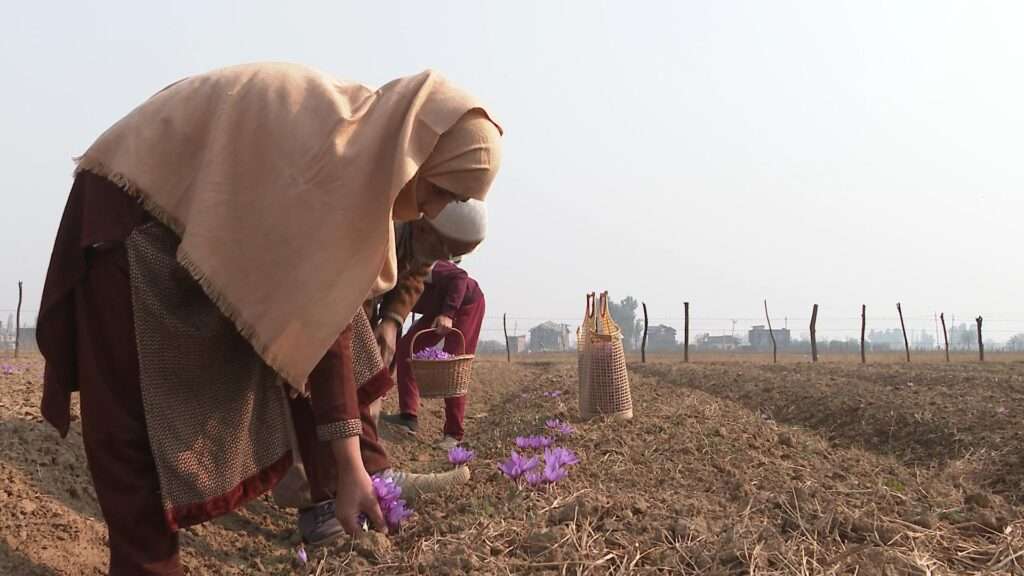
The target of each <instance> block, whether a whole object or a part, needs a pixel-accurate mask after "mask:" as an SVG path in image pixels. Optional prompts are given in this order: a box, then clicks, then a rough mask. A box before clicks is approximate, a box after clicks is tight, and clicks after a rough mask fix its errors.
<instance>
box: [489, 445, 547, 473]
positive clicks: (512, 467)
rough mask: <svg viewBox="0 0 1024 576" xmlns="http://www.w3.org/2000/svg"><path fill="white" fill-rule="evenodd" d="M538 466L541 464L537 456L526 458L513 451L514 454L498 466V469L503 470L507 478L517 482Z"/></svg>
mask: <svg viewBox="0 0 1024 576" xmlns="http://www.w3.org/2000/svg"><path fill="white" fill-rule="evenodd" d="M537 464H540V460H539V459H538V458H537V457H536V456H533V457H531V458H526V457H524V456H522V455H521V454H519V453H518V452H516V451H515V450H513V451H512V454H511V455H510V456H509V457H508V460H505V461H504V462H502V463H501V464H499V465H498V469H499V470H501V472H502V473H503V474H505V476H508V477H509V478H511V479H513V480H516V479H518V478H519V477H520V476H522V475H523V474H525V473H526V472H529V471H530V470H533V469H534V468H536V467H537Z"/></svg>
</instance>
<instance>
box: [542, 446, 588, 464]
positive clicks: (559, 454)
mask: <svg viewBox="0 0 1024 576" xmlns="http://www.w3.org/2000/svg"><path fill="white" fill-rule="evenodd" d="M579 461H580V459H579V458H577V457H576V454H575V453H574V452H573V451H572V450H570V449H568V448H562V447H561V446H555V447H554V448H549V449H547V450H545V451H544V462H545V463H551V462H554V463H555V465H557V466H559V467H561V466H572V465H574V464H578V463H579Z"/></svg>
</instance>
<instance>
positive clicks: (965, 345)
mask: <svg viewBox="0 0 1024 576" xmlns="http://www.w3.org/2000/svg"><path fill="white" fill-rule="evenodd" d="M949 347H950V348H951V349H953V350H977V349H978V328H977V325H971V326H969V325H967V324H960V325H959V326H951V327H950V329H949Z"/></svg>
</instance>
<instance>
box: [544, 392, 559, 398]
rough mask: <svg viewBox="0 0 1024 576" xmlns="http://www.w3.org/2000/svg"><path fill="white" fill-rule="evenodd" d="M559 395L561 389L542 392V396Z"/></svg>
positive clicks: (553, 396)
mask: <svg viewBox="0 0 1024 576" xmlns="http://www.w3.org/2000/svg"><path fill="white" fill-rule="evenodd" d="M561 395H562V391H561V390H552V391H550V392H545V393H544V394H543V396H544V397H545V398H558V397H559V396H561Z"/></svg>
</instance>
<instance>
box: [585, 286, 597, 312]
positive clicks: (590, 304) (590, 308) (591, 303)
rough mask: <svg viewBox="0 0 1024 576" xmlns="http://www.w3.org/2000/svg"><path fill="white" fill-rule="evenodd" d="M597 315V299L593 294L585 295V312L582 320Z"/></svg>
mask: <svg viewBox="0 0 1024 576" xmlns="http://www.w3.org/2000/svg"><path fill="white" fill-rule="evenodd" d="M595 313H597V298H596V296H595V294H594V293H593V292H591V293H589V294H587V310H586V312H585V313H584V314H583V317H584V318H590V317H592V316H593V315H594V314H595Z"/></svg>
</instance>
